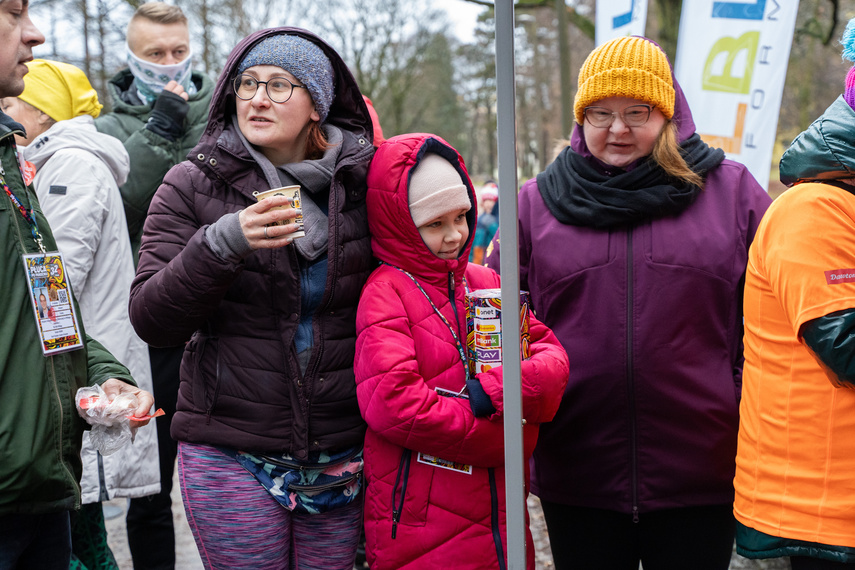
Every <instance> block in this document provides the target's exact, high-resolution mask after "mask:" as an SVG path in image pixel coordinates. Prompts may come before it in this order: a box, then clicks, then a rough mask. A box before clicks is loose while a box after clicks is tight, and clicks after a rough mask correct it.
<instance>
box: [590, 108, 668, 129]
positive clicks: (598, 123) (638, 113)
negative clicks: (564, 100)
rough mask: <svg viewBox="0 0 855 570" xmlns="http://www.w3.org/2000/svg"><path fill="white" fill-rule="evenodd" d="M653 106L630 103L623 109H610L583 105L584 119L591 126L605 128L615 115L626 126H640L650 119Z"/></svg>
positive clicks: (609, 124)
mask: <svg viewBox="0 0 855 570" xmlns="http://www.w3.org/2000/svg"><path fill="white" fill-rule="evenodd" d="M651 111H653V107H652V106H650V105H631V106H629V107H627V108H626V109H624V110H623V111H610V110H608V109H606V108H605V107H585V119H586V120H587V121H588V123H589V124H590V125H591V126H592V127H597V128H598V129H605V128H608V127H611V126H612V123H614V122H615V117H617V116H618V115H620V120H621V121H623V124H624V125H626V126H627V127H640V126H641V125H643V124H644V123H646V122H647V121H648V119H650V113H651Z"/></svg>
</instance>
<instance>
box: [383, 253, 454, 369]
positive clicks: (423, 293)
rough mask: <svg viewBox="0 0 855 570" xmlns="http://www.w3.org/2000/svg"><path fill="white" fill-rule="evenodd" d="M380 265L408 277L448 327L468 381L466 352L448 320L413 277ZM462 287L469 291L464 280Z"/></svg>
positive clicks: (405, 272)
mask: <svg viewBox="0 0 855 570" xmlns="http://www.w3.org/2000/svg"><path fill="white" fill-rule="evenodd" d="M380 263H381V264H383V265H388V266H389V267H391V268H392V269H397V270H398V271H400V272H401V273H403V274H404V275H406V276H407V277H409V278H410V280H411V281H412V282H413V283H415V284H416V287H418V288H419V291H421V292H422V295H424V296H425V299H427V301H428V303H430V306H431V307H433V311H434V312H435V313H436V314H437V315H439V318H440V319H442V322H444V323H445V326H447V327H448V330H449V332H450V333H451V336H452V337H454V344H455V345H456V346H457V352H458V353H459V354H460V362H462V363H463V372H464V373H465V374H466V380H469V363H468V362H467V360H466V351H465V350H464V349H463V344H462V343H461V342H460V339H459V338H458V337H457V332H455V330H454V327H452V326H451V323H449V322H448V319H446V318H445V315H443V314H442V313H441V312H440V311H439V309H438V308H437V307H436V305H434V303H433V301H431V298H430V296H429V295H428V294H427V292H426V291H425V290H424V289H423V288H422V286H421V283H419V282H418V281H417V280H416V278H415V277H413V276H412V275H411V274H410V273H409V272H408V271H405V270H403V269H401V268H400V267H395V266H394V265H392V264H390V263H386V262H385V261H381V262H380ZM463 286H464V287H465V289H466V291H468V290H469V286H468V285H467V283H466V279H465V278H464V279H463ZM451 302H452V303H454V302H455V301H454V299H451Z"/></svg>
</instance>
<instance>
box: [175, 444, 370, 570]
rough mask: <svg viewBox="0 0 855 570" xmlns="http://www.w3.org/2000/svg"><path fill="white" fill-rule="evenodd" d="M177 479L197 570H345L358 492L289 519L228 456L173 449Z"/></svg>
mask: <svg viewBox="0 0 855 570" xmlns="http://www.w3.org/2000/svg"><path fill="white" fill-rule="evenodd" d="M178 475H179V478H180V481H181V495H182V497H183V500H184V510H185V512H186V513H187V521H188V522H189V523H190V529H191V530H192V531H193V538H194V539H195V540H196V547H197V548H198V549H199V554H200V555H201V556H202V562H203V563H204V565H205V568H223V569H232V568H276V569H278V570H337V569H341V570H351V569H352V568H353V561H354V559H355V557H356V547H357V544H358V542H359V536H360V532H361V530H362V505H363V497H364V495H363V493H360V494H359V496H358V497H357V498H356V499H355V500H354V501H353V502H352V503H350V504H349V505H347V506H346V507H343V508H340V509H336V510H333V511H330V512H328V513H323V514H318V515H308V514H302V513H294V512H291V511H289V510H287V509H285V508H283V507H282V506H280V504H279V503H277V502H276V500H275V499H274V498H273V497H271V496H270V494H269V493H268V492H267V491H266V490H265V489H264V487H262V486H261V485H260V484H259V483H258V481H256V479H255V477H253V476H252V475H251V474H250V473H249V472H248V471H246V470H245V469H244V468H243V467H241V466H240V464H238V462H237V461H235V460H234V459H232V458H231V457H229V456H227V455H225V454H224V453H222V452H221V451H219V450H217V449H216V448H213V447H209V446H206V445H196V444H192V443H184V442H180V443H179V444H178Z"/></svg>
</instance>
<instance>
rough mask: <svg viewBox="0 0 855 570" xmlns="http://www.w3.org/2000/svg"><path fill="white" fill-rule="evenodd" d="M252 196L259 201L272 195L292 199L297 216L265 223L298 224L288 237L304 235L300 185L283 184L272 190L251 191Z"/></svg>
mask: <svg viewBox="0 0 855 570" xmlns="http://www.w3.org/2000/svg"><path fill="white" fill-rule="evenodd" d="M252 195H253V196H255V199H256V200H258V201H259V202H261V201H262V200H265V199H267V198H270V197H272V196H287V197H289V198H291V199H292V200H294V208H296V209H297V216H296V217H294V218H286V219H284V220H282V221H281V222H273V223H272V224H267V225H268V226H284V225H287V224H295V223H296V224H299V227H300V229H298V230H297V231H296V232H294V233H293V234H291V235H290V236H288V237H292V238H298V237H303V236H304V235H306V232H304V231H303V213H302V203H301V202H300V186H299V185H294V186H283V187H282V188H273V189H272V190H266V191H264V192H253V193H252ZM290 207H291V206H277V207H276V208H271V209H273V210H287V209H288V208H290Z"/></svg>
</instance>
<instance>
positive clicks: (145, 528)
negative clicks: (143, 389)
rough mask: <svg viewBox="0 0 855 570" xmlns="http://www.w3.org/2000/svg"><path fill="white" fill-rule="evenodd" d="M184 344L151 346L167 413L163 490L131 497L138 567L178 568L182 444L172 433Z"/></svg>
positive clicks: (160, 428)
mask: <svg viewBox="0 0 855 570" xmlns="http://www.w3.org/2000/svg"><path fill="white" fill-rule="evenodd" d="M183 354H184V346H183V345H182V346H178V347H173V348H153V347H149V357H150V359H151V377H152V383H153V387H154V403H155V404H156V405H157V407H159V408H163V411H164V412H165V414H164V415H163V416H161V417H159V418H157V419H156V420H155V421H156V422H157V449H158V455H159V456H160V493H158V494H157V495H151V496H148V497H140V498H138V499H131V500H130V504H129V505H128V514H127V517H125V521H126V523H127V529H128V546H129V547H130V549H131V557H132V558H133V560H134V569H135V570H172V569H173V568H175V529H174V527H173V524H172V498H171V497H170V495H171V494H172V473H173V470H174V469H175V457H176V455H177V453H178V444H177V443H176V442H175V440H173V439H172V437H171V436H170V435H169V426H170V424H171V423H172V416H174V415H175V404H176V402H177V401H178V383H179V381H178V378H179V370H180V368H181V357H182V355H183Z"/></svg>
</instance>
